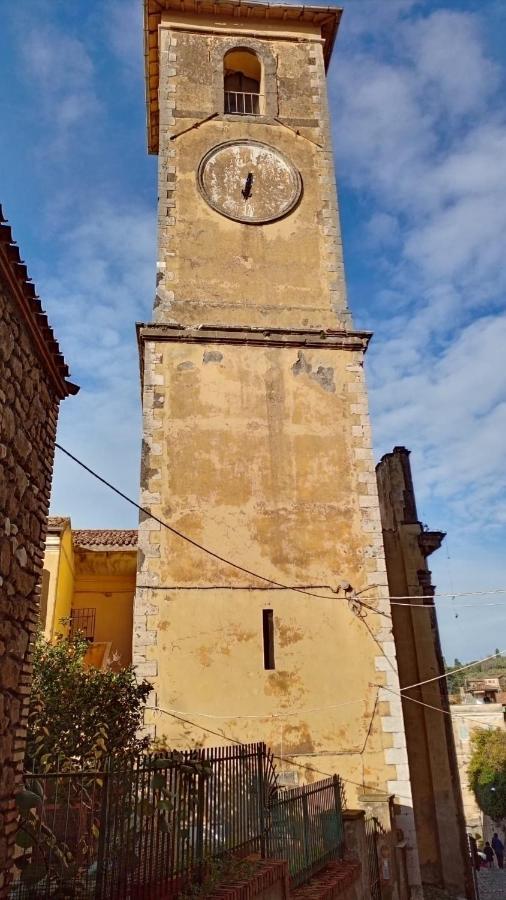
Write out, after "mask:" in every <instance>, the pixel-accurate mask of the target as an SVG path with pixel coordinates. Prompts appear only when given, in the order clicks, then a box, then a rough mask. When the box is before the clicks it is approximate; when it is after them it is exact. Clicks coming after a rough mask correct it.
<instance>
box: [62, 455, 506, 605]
mask: <svg viewBox="0 0 506 900" xmlns="http://www.w3.org/2000/svg"><path fill="white" fill-rule="evenodd" d="M55 446H56V447H57V449H58V450H60V451H61V452H62V453H64V454H65V455H66V456H68V457H69V459H71V460H73V462H75V463H76V464H77V465H78V466H80V467H81V468H82V469H84V470H85V471H86V472H88V473H89V474H90V475H92V477H93V478H96V479H97V481H100V482H101V483H102V484H104V485H105V486H106V487H108V488H109V489H110V490H112V491H113V492H114V493H115V494H117V495H118V496H119V497H121V498H122V499H123V500H125V501H126V502H127V503H129V504H130V505H131V506H134V507H135V509H137V510H138V511H139V512H142V513H143V514H144V515H145V516H147V517H148V518H150V519H153V521H155V522H158V524H159V525H162V526H163V527H164V528H167V529H168V530H169V531H171V532H172V533H173V534H174V535H176V536H177V537H179V538H181V539H182V540H184V541H186V542H187V543H189V544H191V545H192V546H193V547H195V548H196V549H198V550H201V551H202V552H203V553H207V554H208V555H209V556H212V557H213V558H214V559H217V560H218V561H219V562H223V563H225V565H228V566H232V567H233V568H235V569H238V570H239V571H241V572H244V573H245V574H246V575H251V576H252V577H253V578H258V579H260V580H261V581H265V582H267V583H268V584H270V585H272V586H273V587H274V588H276V589H278V590H286V591H295V592H297V593H299V594H306V595H307V596H309V597H316V598H317V599H318V600H335V599H339V600H353V602H355V603H358V604H360V606H362V607H363V608H364V609H367V610H369V612H373V613H376V614H377V615H380V616H384V617H385V618H388V619H389V618H391V616H390V615H389V614H388V613H386V612H384V611H383V610H380V609H377V608H376V607H374V606H370V605H369V604H368V603H366V602H365V601H363V600H359V599H358V598H359V597H360V596H361V595H362V594H363V593H365V591H369V590H373V589H374V588H377V587H382V586H383V585H377V584H371V585H368V586H367V587H365V588H362V590H360V591H354V593H353V595H352V596H350V597H349V598H348V597H346V596H344V597H338V596H337V591H336V593H335V595H334V596H333V597H330V596H327V595H324V594H315V593H314V592H312V591H308V590H307V589H305V588H304V587H300V586H297V585H288V584H283V583H282V582H280V581H275V580H274V579H272V578H269V577H268V576H267V575H261V574H259V573H258V572H254V571H252V570H250V569H247V568H246V567H245V566H241V565H240V564H239V563H235V562H233V561H232V560H230V559H227V558H226V557H224V556H221V555H220V554H219V553H216V552H215V551H214V550H210V549H209V548H208V547H205V546H204V545H203V544H200V543H199V542H198V541H195V540H194V539H193V538H191V537H190V536H189V535H187V534H184V533H183V532H182V531H179V530H178V529H177V528H174V526H172V525H169V523H168V522H165V521H164V520H163V519H160V518H159V517H158V516H155V515H154V513H152V512H150V511H149V510H148V509H146V508H145V507H143V506H140V504H139V503H136V501H135V500H132V498H131V497H129V496H128V495H127V494H125V493H123V491H121V490H120V489H119V488H117V487H115V485H113V484H111V482H110V481H107V479H106V478H103V477H102V476H101V475H99V474H98V472H95V471H94V469H91V468H90V467H89V466H87V465H86V463H84V462H82V461H81V460H80V459H78V458H77V456H74V454H72V453H70V451H69V450H66V449H65V447H62V445H61V444H58V443H56V444H55ZM198 587H199V589H200V590H204V589H206V587H205V586H201V585H199V586H198ZM325 587H328V588H329V589H330V590H332V591H334V590H335V589H334V588H332V587H331V586H330V585H322V588H325ZM149 588H150V590H193V589H196V587H192V586H181V585H173V586H172V587H170V588H165V587H163V586H159V585H154V586H152V585H149ZM209 589H210V590H212V589H213V588H209ZM216 589H217V590H218V589H219V590H265V588H260V587H258V586H254V585H244V586H241V585H216ZM491 594H506V588H504V589H503V588H500V589H491V590H488V591H462V592H460V593H458V592H457V593H455V592H453V593H451V594H440V593H435V594H417V595H414V596H413V595H410V594H407V595H399V596H395V595H392V596H382V597H376V598H375V600H377V601H384V602H387V601H388V602H390V604H391V605H392V606H408V607H410V608H411V609H416V608H421V609H433V608H434V599H435V597H451V598H455V597H471V596H476V597H477V596H489V595H491ZM414 599H416V600H432V601H433V602H432V603H431V604H427V603H419V604H417V603H413V602H412V601H413V600H414ZM402 600H405V601H410V602H405V603H401V602H397V601H402ZM483 605H485V604H483ZM489 605H491V604H489ZM461 608H464V609H472V608H473V607H470V606H469V607H461ZM477 608H478V607H477Z"/></svg>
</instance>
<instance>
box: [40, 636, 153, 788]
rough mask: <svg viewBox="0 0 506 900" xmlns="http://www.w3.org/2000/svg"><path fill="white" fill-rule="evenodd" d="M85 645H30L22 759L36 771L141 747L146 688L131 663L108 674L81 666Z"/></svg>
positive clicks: (77, 641) (66, 641)
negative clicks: (24, 756)
mask: <svg viewBox="0 0 506 900" xmlns="http://www.w3.org/2000/svg"><path fill="white" fill-rule="evenodd" d="M87 649H88V644H87V642H86V641H85V640H83V639H82V638H81V637H79V636H78V637H73V638H70V637H61V638H59V639H58V640H57V641H56V642H54V643H48V642H47V641H45V640H44V639H43V637H41V636H39V638H38V639H37V642H36V644H35V648H34V656H33V681H32V692H31V697H30V711H29V720H28V739H27V762H28V764H29V767H32V766H35V767H36V768H38V769H39V771H48V770H49V769H52V768H54V767H55V766H56V765H61V761H62V760H64V761H65V762H64V764H65V765H66V766H67V767H69V766H70V767H74V765H75V766H76V767H79V766H83V765H87V764H89V763H91V764H92V765H99V764H100V761H101V759H103V758H105V757H106V756H109V757H113V758H121V757H125V756H131V755H132V754H135V753H139V752H141V751H143V750H145V749H146V747H147V745H148V739H147V738H144V739H140V738H139V737H138V730H139V728H140V727H141V726H142V716H143V710H144V704H145V702H146V699H147V697H148V695H149V693H150V691H151V685H150V684H149V682H148V681H138V680H137V677H136V675H135V672H134V671H133V669H132V668H131V667H128V668H125V669H122V670H121V671H120V672H113V671H112V670H110V669H108V670H106V671H101V670H99V669H95V668H86V667H85V665H84V657H85V655H86V651H87Z"/></svg>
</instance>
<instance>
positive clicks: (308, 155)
mask: <svg viewBox="0 0 506 900" xmlns="http://www.w3.org/2000/svg"><path fill="white" fill-rule="evenodd" d="M165 22H166V24H165V27H163V26H162V28H161V33H160V41H161V52H160V67H161V69H160V153H159V191H160V203H159V250H158V259H159V264H158V268H159V279H160V280H159V285H158V292H157V294H158V299H157V303H156V309H155V316H156V319H157V321H165V322H166V321H178V322H180V323H183V324H199V323H201V322H203V321H205V322H206V324H213V323H220V324H224V323H226V322H230V323H233V324H234V325H251V324H255V325H265V324H270V325H272V324H274V322H275V324H277V325H278V326H295V327H304V326H307V325H309V326H311V327H315V328H320V327H333V328H336V327H338V326H339V323H341V324H344V323H345V322H347V321H348V313H347V311H346V295H345V284H344V273H343V262H342V248H341V242H340V232H339V223H338V212H337V197H336V189H335V181H334V174H333V158H332V150H331V147H330V139H329V133H328V112H327V101H326V90H325V72H324V63H323V55H322V51H321V45H320V43H319V35H318V37H317V35H316V33H315V34H314V35H313V36H312V35H311V34H306V35H305V41H304V42H301V43H291V42H288V41H286V40H275V39H274V38H273V39H272V40H270V41H269V42H267V41H263V40H261V39H259V38H252V37H251V36H250V35H247V36H243V37H241V39H240V41H239V43H240V46H241V47H249V48H251V49H253V50H254V51H256V52H257V53H258V55H259V56H260V58H261V59H262V61H263V68H264V86H265V88H266V91H267V96H268V97H270V98H271V99H270V100H269V108H270V109H271V113H272V114H271V115H270V116H265V117H258V118H256V117H248V121H247V124H246V126H245V122H244V120H242V119H241V118H238V117H237V116H223V115H220V116H219V117H217V118H213V119H211V120H209V121H207V122H204V123H203V124H201V125H200V127H199V128H196V129H191V130H190V131H186V129H188V128H191V126H193V125H194V124H195V123H196V122H199V121H201V120H203V119H205V118H208V117H209V116H211V115H213V114H216V113H218V112H220V109H221V112H223V56H224V55H225V53H226V52H227V50H229V49H231V48H232V47H234V46H236V45H237V40H238V38H230V37H229V36H227V35H216V34H209V33H191V32H188V31H175V30H170V28H169V24H170V22H169V21H168V19H166V20H165ZM287 30H288V29H287ZM275 117H277V118H278V119H279V121H276V119H275ZM282 123H284V124H282ZM293 129H299V131H300V135H299V136H297V135H296V134H295V133H294V130H293ZM180 132H185V133H183V134H180ZM246 133H247V136H248V137H251V138H253V139H254V140H259V141H264V142H265V143H268V144H271V145H272V146H274V147H276V148H277V149H279V150H281V151H282V152H283V153H285V154H286V155H287V156H288V157H289V158H290V159H291V160H292V162H293V163H294V165H295V166H296V167H297V168H298V169H299V171H300V172H301V175H302V180H303V196H302V199H301V201H300V203H299V205H298V207H297V208H296V209H295V211H294V212H293V213H292V214H291V215H289V216H288V217H286V218H284V219H282V220H280V221H278V222H273V223H271V224H269V225H267V226H264V227H251V226H244V227H242V226H238V225H237V223H234V222H230V221H229V220H227V219H226V218H224V217H223V216H220V215H219V214H217V213H216V212H214V211H213V210H211V209H210V208H209V207H208V205H207V204H206V203H205V201H204V199H203V198H202V197H201V195H200V194H199V192H198V190H197V186H196V172H197V168H198V164H199V162H200V160H201V158H202V157H203V155H204V154H205V153H206V152H207V150H208V149H209V148H210V147H212V146H214V145H216V144H219V143H221V142H222V141H226V140H231V139H234V138H240V137H244V136H245V134H246ZM176 135H179V136H176ZM218 247H219V248H220V265H219V266H217V265H216V251H217V248H218Z"/></svg>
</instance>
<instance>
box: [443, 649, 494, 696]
mask: <svg viewBox="0 0 506 900" xmlns="http://www.w3.org/2000/svg"><path fill="white" fill-rule="evenodd" d="M495 653H496V654H498V653H499V651H498V650H495ZM463 665H465V664H464V663H462V662H461V661H460V659H455V660H454V663H453V666H448V665H447V666H446V667H445V668H446V672H447V673H448V677H447V683H448V693H450V694H458V692H459V688H461V687H464V685H465V683H466V681H469V680H472V679H473V678H480V677H482V678H483V677H486V678H491V677H498V678H502V679H505V677H506V672H505V670H506V656H499V655H496V657H495V658H494V659H488V660H486V662H482V663H479V662H477V663H475V664H474V665H473V666H471V668H469V669H464V671H463V672H454V670H455V669H460V668H462V666H463ZM503 689H504V688H503Z"/></svg>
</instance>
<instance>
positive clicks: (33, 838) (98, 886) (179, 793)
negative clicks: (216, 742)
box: [11, 744, 276, 900]
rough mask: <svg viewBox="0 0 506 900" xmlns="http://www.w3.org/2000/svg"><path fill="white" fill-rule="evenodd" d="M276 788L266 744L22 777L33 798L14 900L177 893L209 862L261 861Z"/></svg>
mask: <svg viewBox="0 0 506 900" xmlns="http://www.w3.org/2000/svg"><path fill="white" fill-rule="evenodd" d="M275 786H276V777H275V771H274V766H273V763H272V755H271V753H270V752H269V751H268V750H267V749H266V747H265V745H264V744H244V745H240V746H233V747H223V748H210V749H206V750H198V751H187V752H185V753H182V754H181V755H180V759H179V760H177V762H175V761H174V759H173V758H171V756H170V755H169V756H163V755H162V754H157V755H151V756H146V757H142V758H140V759H135V760H132V761H131V762H130V763H129V764H127V765H125V764H124V763H123V764H122V765H121V766H119V765H116V766H115V765H114V764H113V763H112V762H109V764H108V765H106V766H105V767H104V768H103V770H101V771H82V772H75V771H74V772H64V771H58V772H53V773H50V774H37V775H33V774H30V775H27V776H26V780H25V787H26V789H27V790H26V792H25V793H26V795H27V796H28V795H32V797H33V796H35V798H37V797H38V798H39V800H38V801H37V802H36V803H35V805H33V803H32V806H31V808H30V810H29V811H27V812H26V814H25V815H22V821H21V825H20V830H19V832H18V844H19V843H21V844H22V845H23V847H18V858H17V861H16V863H17V864H16V869H17V876H16V880H15V883H14V886H13V889H12V892H11V898H12V900H14V898H16V900H25V898H26V900H27V898H32V897H42V898H44V897H52V896H53V895H54V894H55V892H57V891H58V892H59V893H58V896H65V897H66V896H69V897H72V898H75V900H89V898H93V900H105V898H107V900H120V898H121V900H125V898H134V897H135V898H159V897H160V896H161V895H162V891H163V895H164V896H177V894H178V893H180V891H181V890H183V888H184V886H185V884H187V883H188V882H189V881H190V880H192V881H195V880H197V881H198V880H199V878H200V879H201V878H202V877H203V876H204V874H205V869H206V865H207V862H208V861H209V860H210V859H212V858H215V857H220V856H224V855H225V854H227V853H228V852H232V851H233V852H234V853H235V854H238V855H246V854H248V853H252V852H257V853H259V854H260V855H265V832H266V823H267V815H268V808H269V798H270V796H271V795H272V793H273V792H274V790H275ZM27 802H28V803H29V802H30V801H29V800H28V801H27ZM61 891H64V893H61ZM65 891H66V893H65Z"/></svg>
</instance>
